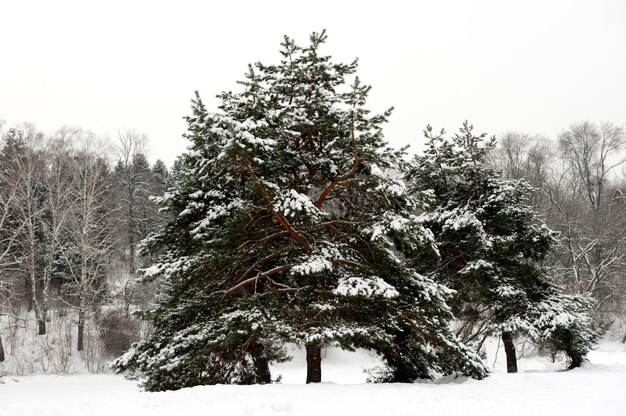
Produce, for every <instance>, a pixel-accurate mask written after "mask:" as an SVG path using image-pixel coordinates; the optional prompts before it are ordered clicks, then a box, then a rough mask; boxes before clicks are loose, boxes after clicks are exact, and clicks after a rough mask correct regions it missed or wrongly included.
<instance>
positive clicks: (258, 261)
mask: <svg viewBox="0 0 626 416" xmlns="http://www.w3.org/2000/svg"><path fill="white" fill-rule="evenodd" d="M286 252H287V250H282V251H278V252H276V253H272V254H270V255H269V256H265V257H263V258H262V259H259V260H257V261H256V262H255V263H254V264H253V265H252V266H250V267H249V268H248V270H246V272H245V273H244V274H242V275H241V277H240V278H239V279H238V280H237V281H238V282H241V281H242V280H243V279H245V278H246V277H247V276H248V275H249V274H250V273H252V272H253V271H254V270H256V269H257V268H258V267H259V266H261V265H262V264H265V263H267V262H268V261H270V260H272V259H275V258H277V257H280V256H282V255H283V254H284V253H286Z"/></svg>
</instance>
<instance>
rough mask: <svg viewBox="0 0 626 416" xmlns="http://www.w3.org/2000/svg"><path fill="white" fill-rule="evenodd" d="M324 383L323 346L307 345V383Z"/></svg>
mask: <svg viewBox="0 0 626 416" xmlns="http://www.w3.org/2000/svg"><path fill="white" fill-rule="evenodd" d="M321 381H322V346H321V345H319V344H307V345H306V382H307V384H308V383H319V382H321Z"/></svg>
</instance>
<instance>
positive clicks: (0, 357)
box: [0, 335, 4, 363]
mask: <svg viewBox="0 0 626 416" xmlns="http://www.w3.org/2000/svg"><path fill="white" fill-rule="evenodd" d="M3 361H4V347H3V346H2V335H0V363H1V362H3Z"/></svg>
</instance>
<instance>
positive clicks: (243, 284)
mask: <svg viewBox="0 0 626 416" xmlns="http://www.w3.org/2000/svg"><path fill="white" fill-rule="evenodd" d="M289 269H291V266H279V267H275V268H273V269H271V270H268V271H266V272H264V273H259V274H257V275H256V276H254V277H251V278H249V279H246V280H244V281H243V282H241V283H239V284H237V285H235V286H233V287H231V288H230V289H228V290H227V291H226V293H225V295H231V294H233V293H235V292H237V291H239V290H241V289H243V288H244V287H246V286H248V285H251V284H253V283H256V282H258V281H259V280H261V279H267V278H268V277H270V276H272V275H275V274H276V273H280V272H284V271H287V270H289Z"/></svg>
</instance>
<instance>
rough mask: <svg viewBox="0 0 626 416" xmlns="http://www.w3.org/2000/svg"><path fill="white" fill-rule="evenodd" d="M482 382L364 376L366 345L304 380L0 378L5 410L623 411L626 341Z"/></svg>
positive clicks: (288, 374)
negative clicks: (167, 388)
mask: <svg viewBox="0 0 626 416" xmlns="http://www.w3.org/2000/svg"><path fill="white" fill-rule="evenodd" d="M502 355H503V354H502V352H501V351H500V353H499V354H498V357H497V359H496V358H495V357H493V356H492V357H490V359H491V360H492V361H490V362H491V363H495V370H494V373H493V374H492V375H491V376H490V377H489V378H487V379H486V380H483V381H475V380H469V379H448V380H440V381H438V382H435V383H421V384H363V380H364V378H365V376H364V374H363V371H362V368H363V366H369V365H371V364H375V362H376V358H375V357H372V356H370V355H368V354H367V353H366V352H363V351H360V352H357V353H347V352H343V351H337V350H332V351H329V352H328V354H327V356H326V358H325V359H324V361H323V368H322V371H323V379H324V381H325V382H324V383H321V384H317V385H304V384H302V382H303V380H304V377H305V374H304V367H303V365H302V364H303V361H304V360H303V357H302V355H301V354H300V353H296V354H295V357H294V360H293V361H292V362H289V363H285V364H282V365H280V366H278V367H276V368H274V369H273V374H274V376H276V375H278V374H282V384H273V385H266V386H223V385H220V386H202V387H194V388H189V389H183V390H179V391H172V392H163V393H146V392H141V391H140V389H139V388H138V387H137V386H136V384H135V383H134V382H133V381H128V380H125V379H124V378H122V377H120V376H115V375H77V376H29V377H19V378H12V377H5V378H4V380H3V381H4V384H0V415H1V416H25V415H33V416H34V415H36V416H46V415H53V416H57V415H58V416H91V415H93V416H97V415H103V416H104V415H106V416H117V415H132V416H142V415H149V416H176V415H184V416H192V415H203V416H207V415H226V414H228V415H315V416H326V415H342V416H344V415H358V416H368V415H377V416H378V415H436V416H445V415H464V416H465V415H467V416H470V415H481V416H490V415H498V416H501V415H502V414H506V415H507V416H514V415H551V416H559V415H567V416H574V415H599V416H604V415H611V416H617V415H626V346H624V345H623V344H604V345H602V346H601V347H600V348H599V349H598V350H597V351H594V352H592V353H591V355H590V357H589V358H590V361H589V362H587V363H585V364H584V365H583V367H582V368H580V369H576V370H573V371H557V367H558V366H557V365H555V364H552V363H550V362H549V361H548V360H543V359H536V358H535V359H522V360H520V369H521V370H522V372H520V373H518V374H506V373H504V372H503V371H502V363H501V361H502V359H503V357H502Z"/></svg>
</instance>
